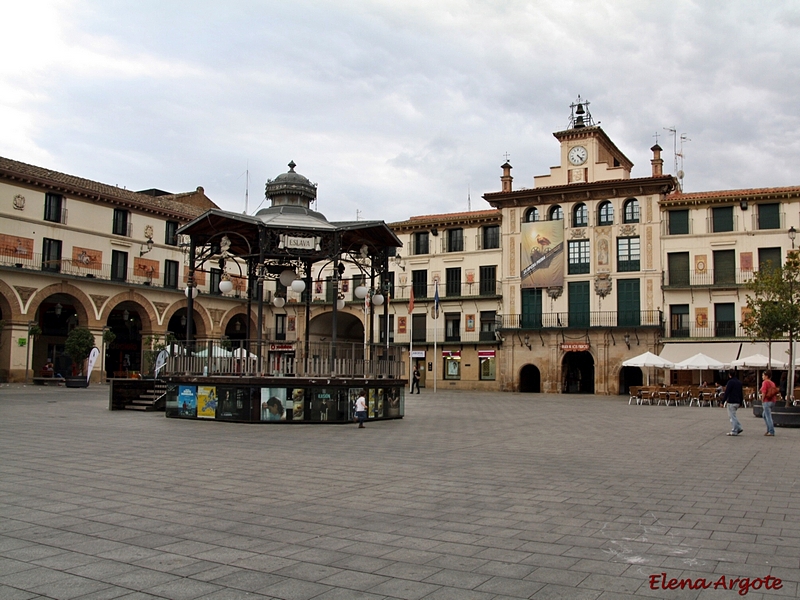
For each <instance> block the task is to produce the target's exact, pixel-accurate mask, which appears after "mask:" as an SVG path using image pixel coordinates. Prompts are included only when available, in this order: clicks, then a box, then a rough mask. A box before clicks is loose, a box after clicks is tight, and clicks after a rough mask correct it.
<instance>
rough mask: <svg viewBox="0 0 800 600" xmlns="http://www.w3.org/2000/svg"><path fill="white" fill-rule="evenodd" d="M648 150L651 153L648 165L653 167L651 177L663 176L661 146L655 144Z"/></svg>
mask: <svg viewBox="0 0 800 600" xmlns="http://www.w3.org/2000/svg"><path fill="white" fill-rule="evenodd" d="M650 150H652V151H653V160H651V161H650V164H651V165H653V177H661V176H662V175H663V174H664V159H662V158H661V146H659V145H658V144H656V145H655V146H653V147H652V148H650Z"/></svg>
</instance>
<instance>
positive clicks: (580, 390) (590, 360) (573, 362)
mask: <svg viewBox="0 0 800 600" xmlns="http://www.w3.org/2000/svg"><path fill="white" fill-rule="evenodd" d="M562 373H563V387H562V388H561V389H562V391H563V392H564V393H566V394H594V357H593V356H592V354H591V352H588V351H583V352H567V353H566V354H565V355H564V361H563V363H562Z"/></svg>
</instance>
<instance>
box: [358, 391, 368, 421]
mask: <svg viewBox="0 0 800 600" xmlns="http://www.w3.org/2000/svg"><path fill="white" fill-rule="evenodd" d="M365 396H366V393H365V392H364V390H361V393H360V394H359V395H358V398H356V419H358V428H359V429H364V419H366V418H367V399H366V398H365Z"/></svg>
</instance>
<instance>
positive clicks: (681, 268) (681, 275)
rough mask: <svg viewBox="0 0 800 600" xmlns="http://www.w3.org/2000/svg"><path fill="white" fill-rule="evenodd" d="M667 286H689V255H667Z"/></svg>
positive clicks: (675, 253)
mask: <svg viewBox="0 0 800 600" xmlns="http://www.w3.org/2000/svg"><path fill="white" fill-rule="evenodd" d="M667 285H689V253H688V252H670V253H668V254H667Z"/></svg>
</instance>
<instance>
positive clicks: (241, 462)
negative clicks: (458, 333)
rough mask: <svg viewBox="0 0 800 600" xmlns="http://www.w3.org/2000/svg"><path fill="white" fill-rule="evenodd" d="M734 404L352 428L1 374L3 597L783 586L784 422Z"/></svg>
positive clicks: (450, 410) (793, 589)
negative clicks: (686, 583)
mask: <svg viewBox="0 0 800 600" xmlns="http://www.w3.org/2000/svg"><path fill="white" fill-rule="evenodd" d="M742 413H743V414H742ZM740 414H742V416H743V419H742V420H743V424H744V425H745V429H746V431H747V433H746V434H745V435H743V436H740V437H738V438H730V437H727V436H726V435H725V433H726V432H727V430H728V427H729V423H728V420H727V414H726V413H725V411H724V410H722V409H716V408H708V407H702V408H699V407H662V406H632V405H631V406H629V405H628V403H627V397H625V398H623V397H604V396H580V395H546V394H498V393H484V392H470V391H458V392H455V391H449V390H445V391H440V392H438V393H437V394H435V395H434V394H433V393H432V391H431V390H423V393H422V394H420V395H414V396H407V398H406V417H405V418H404V419H402V420H399V421H385V422H371V423H368V424H367V427H366V429H364V430H356V429H355V427H354V426H352V425H331V426H316V425H291V426H280V425H278V426H276V425H251V424H231V423H216V422H207V421H182V420H176V419H166V418H165V417H164V415H163V413H137V412H128V411H118V412H109V411H108V410H107V388H105V387H103V386H92V387H91V388H89V389H88V390H66V389H64V388H46V387H36V386H21V385H0V452H2V456H3V460H2V461H0V600H3V599H6V598H14V599H17V598H19V599H24V600H28V599H38V598H59V599H60V598H63V599H65V600H72V599H80V600H90V599H97V600H100V599H102V598H108V599H112V598H125V599H126V600H139V599H147V598H169V599H175V600H182V599H188V600H193V599H195V598H197V599H200V598H202V599H205V600H222V599H227V598H253V599H268V600H269V599H273V598H280V599H283V600H293V599H305V598H308V599H311V598H314V599H319V600H335V599H337V598H342V599H351V598H352V599H356V600H358V599H364V600H381V599H395V598H402V599H408V600H414V599H417V598H419V599H423V598H424V599H427V600H445V599H448V598H453V599H466V600H469V599H472V598H475V599H479V600H507V599H511V598H532V599H536V600H544V599H548V598H576V599H582V598H589V599H598V598H603V599H608V598H615V599H621V600H624V599H625V598H633V597H650V598H679V599H684V598H732V597H740V594H739V593H738V592H737V591H736V590H735V589H725V590H722V589H719V588H718V589H697V590H689V589H682V590H681V589H679V590H665V589H652V586H651V584H650V583H649V578H650V577H651V576H654V575H657V574H659V575H660V574H661V573H666V574H667V576H668V577H669V578H676V579H681V578H684V579H692V580H697V579H703V578H704V579H708V580H713V581H718V580H719V579H720V578H727V579H726V581H728V582H730V581H732V580H734V579H737V578H738V579H742V578H752V579H753V580H755V579H756V578H764V577H766V576H771V577H780V578H781V579H782V587H781V589H778V590H776V589H769V590H765V589H764V588H763V587H761V588H759V589H749V590H748V593H747V598H776V597H798V593H800V588H799V587H798V582H799V581H800V519H798V516H800V494H798V491H797V481H798V472H799V471H800V465H798V464H797V461H794V460H793V457H794V454H795V451H796V448H797V447H798V441H799V440H800V430H795V429H784V428H778V430H777V435H776V436H775V437H774V438H766V437H763V435H762V433H763V431H762V429H763V427H764V426H763V422H762V421H761V420H760V419H755V418H753V417H752V416H751V415H750V414H749V411H746V410H743V411H741V412H740Z"/></svg>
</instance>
